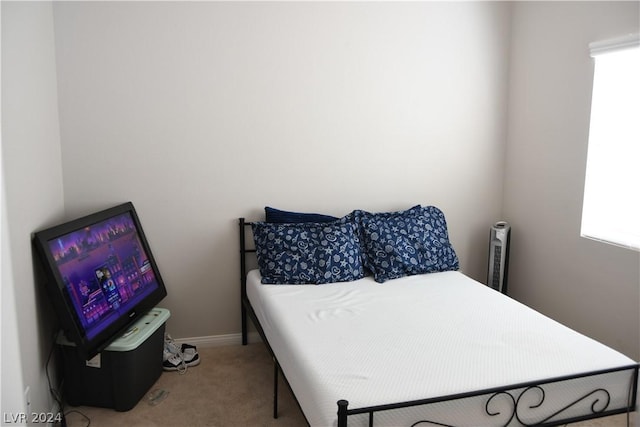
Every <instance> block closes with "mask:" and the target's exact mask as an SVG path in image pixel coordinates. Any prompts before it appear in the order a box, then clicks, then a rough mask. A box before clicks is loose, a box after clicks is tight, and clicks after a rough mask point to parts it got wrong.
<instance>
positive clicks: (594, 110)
mask: <svg viewBox="0 0 640 427" xmlns="http://www.w3.org/2000/svg"><path fill="white" fill-rule="evenodd" d="M590 48H591V56H593V57H594V60H595V70H594V77H593V96H592V100H591V123H590V127H589V149H588V154H587V169H586V176H585V187H584V201H583V207H582V228H581V235H582V236H583V237H587V238H591V239H595V240H600V241H604V242H607V243H611V244H614V245H618V246H623V247H627V248H631V249H635V250H640V38H639V37H638V35H633V36H630V37H625V38H622V39H617V40H612V41H608V42H599V43H592V44H591V45H590Z"/></svg>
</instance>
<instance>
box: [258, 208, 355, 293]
mask: <svg viewBox="0 0 640 427" xmlns="http://www.w3.org/2000/svg"><path fill="white" fill-rule="evenodd" d="M252 228H253V238H254V241H255V245H256V255H257V258H258V267H259V269H260V274H261V275H262V283H266V284H323V283H333V282H346V281H351V280H357V279H360V278H362V277H363V276H364V268H363V266H362V260H361V256H360V245H359V242H358V237H357V234H356V225H355V223H353V222H351V221H346V220H341V221H334V222H332V223H325V224H321V223H300V224H275V223H268V222H254V223H253V225H252Z"/></svg>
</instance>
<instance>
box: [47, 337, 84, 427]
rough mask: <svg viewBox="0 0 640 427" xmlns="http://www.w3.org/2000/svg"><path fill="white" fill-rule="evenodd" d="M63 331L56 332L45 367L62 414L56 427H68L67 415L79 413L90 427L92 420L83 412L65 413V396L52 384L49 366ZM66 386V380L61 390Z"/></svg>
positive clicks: (61, 384)
mask: <svg viewBox="0 0 640 427" xmlns="http://www.w3.org/2000/svg"><path fill="white" fill-rule="evenodd" d="M60 333H61V331H60V330H59V331H58V332H56V333H55V334H54V336H53V342H52V343H51V350H49V356H48V357H47V363H46V364H45V366H44V370H45V374H46V375H47V384H48V385H49V392H50V393H51V396H53V398H54V400H55V401H56V403H57V404H58V411H59V414H60V421H59V422H58V423H57V424H56V426H59V427H67V417H66V416H67V415H68V414H70V413H74V412H75V413H77V414H80V415H81V416H82V417H83V418H84V419H85V420H86V422H87V424H86V426H85V427H89V426H90V425H91V419H90V418H89V417H88V416H86V415H85V414H83V413H82V412H80V411H78V410H75V409H74V410H71V411H68V412H65V411H64V398H63V396H62V395H61V394H60V392H59V391H58V390H57V389H56V388H55V387H53V385H52V384H51V376H50V375H49V365H50V364H51V358H52V357H53V352H54V351H55V349H56V346H57V342H58V337H59V336H60ZM63 384H64V379H63V380H62V381H61V383H60V388H61V389H62V386H63Z"/></svg>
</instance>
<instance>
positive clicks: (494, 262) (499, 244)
mask: <svg viewBox="0 0 640 427" xmlns="http://www.w3.org/2000/svg"><path fill="white" fill-rule="evenodd" d="M510 239H511V227H510V226H509V224H508V223H506V222H505V221H498V222H496V223H495V224H494V225H493V226H492V227H491V230H490V233H489V268H488V272H487V285H488V286H490V287H492V288H493V289H495V290H497V291H499V292H502V293H503V294H506V293H507V276H508V273H509V240H510Z"/></svg>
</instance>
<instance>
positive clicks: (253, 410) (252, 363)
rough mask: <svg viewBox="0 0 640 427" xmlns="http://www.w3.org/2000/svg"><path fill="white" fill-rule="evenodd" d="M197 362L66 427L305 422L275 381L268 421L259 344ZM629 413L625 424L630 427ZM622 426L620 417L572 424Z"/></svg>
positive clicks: (84, 410) (268, 375) (285, 425)
mask: <svg viewBox="0 0 640 427" xmlns="http://www.w3.org/2000/svg"><path fill="white" fill-rule="evenodd" d="M198 351H199V353H200V356H201V358H202V362H201V363H200V365H198V366H194V367H191V368H189V369H188V370H187V372H186V373H185V374H184V375H180V374H178V373H177V372H163V373H162V376H161V377H160V379H158V381H157V382H156V384H155V385H153V386H152V387H151V390H150V392H153V391H155V390H164V391H166V392H168V394H167V396H166V398H165V399H164V400H163V401H161V402H160V403H158V404H157V405H150V404H149V402H148V401H147V399H146V397H145V398H143V399H142V400H141V401H140V402H139V403H138V404H137V405H136V406H135V407H134V408H133V409H131V410H130V411H127V412H116V411H114V410H112V409H104V408H93V407H87V406H82V407H67V408H66V412H67V423H68V426H69V427H88V426H89V425H91V426H92V427H160V426H170V427H182V426H184V427H215V426H220V427H235V426H265V427H271V426H272V427H297V426H305V425H306V423H305V420H304V417H303V416H302V414H301V412H300V409H299V408H298V406H297V404H296V403H295V401H294V399H293V397H292V396H291V393H290V391H289V389H288V388H287V386H286V385H285V384H284V383H283V382H282V380H281V381H280V393H279V417H278V419H273V417H272V414H273V362H272V360H271V358H270V356H269V353H268V352H267V350H266V348H265V346H264V345H263V344H261V343H258V344H250V345H248V346H246V347H243V346H239V345H238V346H227V347H215V348H204V349H198ZM635 415H636V414H632V418H631V419H632V422H631V426H635V425H636V424H635V422H634V421H633V420H635V419H636V417H635ZM572 426H573V427H622V426H626V415H622V416H615V417H608V418H602V419H599V420H593V421H589V422H581V423H577V424H573V425H572Z"/></svg>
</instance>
